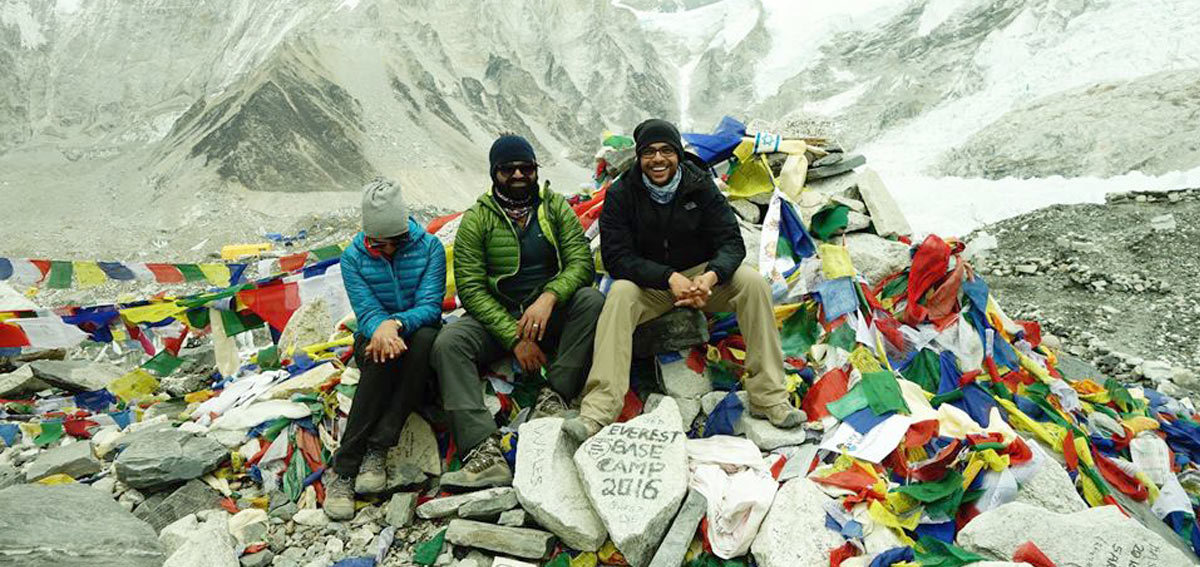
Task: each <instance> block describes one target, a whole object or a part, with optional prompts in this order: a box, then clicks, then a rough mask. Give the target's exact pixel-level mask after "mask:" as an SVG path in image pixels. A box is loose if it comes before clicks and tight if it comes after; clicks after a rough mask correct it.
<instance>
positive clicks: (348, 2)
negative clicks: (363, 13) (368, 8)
mask: <svg viewBox="0 0 1200 567" xmlns="http://www.w3.org/2000/svg"><path fill="white" fill-rule="evenodd" d="M360 1H361V0H342V3H341V4H339V5H338V7H337V10H335V11H337V12H341V11H342V10H347V11H351V12H352V11H354V9H355V8H357V7H358V3H359V2H360Z"/></svg>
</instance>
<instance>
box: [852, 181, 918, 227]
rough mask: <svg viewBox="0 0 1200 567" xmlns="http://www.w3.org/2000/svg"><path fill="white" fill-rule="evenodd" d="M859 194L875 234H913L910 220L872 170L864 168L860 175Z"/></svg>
mask: <svg viewBox="0 0 1200 567" xmlns="http://www.w3.org/2000/svg"><path fill="white" fill-rule="evenodd" d="M858 194H859V196H860V197H862V201H863V203H866V205H867V211H868V212H870V215H871V224H873V225H874V226H875V234H878V235H880V236H908V235H910V234H912V226H911V225H909V224H908V218H906V217H905V216H904V213H903V212H901V211H900V206H899V205H897V204H896V200H895V199H893V198H892V194H891V193H889V192H888V190H887V187H886V186H885V185H884V184H883V180H882V179H880V178H879V174H878V173H875V170H873V169H871V168H869V167H868V168H863V170H862V171H861V172H859V175H858Z"/></svg>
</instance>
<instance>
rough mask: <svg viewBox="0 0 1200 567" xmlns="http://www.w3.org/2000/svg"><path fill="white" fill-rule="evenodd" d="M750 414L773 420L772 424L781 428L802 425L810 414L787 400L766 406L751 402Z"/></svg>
mask: <svg viewBox="0 0 1200 567" xmlns="http://www.w3.org/2000/svg"><path fill="white" fill-rule="evenodd" d="M750 415H751V417H757V418H759V419H765V420H767V421H769V422H771V425H774V426H775V427H778V428H780V429H795V428H797V427H800V425H801V424H802V423H804V422H805V421H808V414H807V413H804V410H801V409H796V408H795V407H794V406H792V404H789V403H787V402H779V403H777V404H775V405H773V406H768V407H765V408H763V407H760V406H756V405H754V404H753V403H751V404H750Z"/></svg>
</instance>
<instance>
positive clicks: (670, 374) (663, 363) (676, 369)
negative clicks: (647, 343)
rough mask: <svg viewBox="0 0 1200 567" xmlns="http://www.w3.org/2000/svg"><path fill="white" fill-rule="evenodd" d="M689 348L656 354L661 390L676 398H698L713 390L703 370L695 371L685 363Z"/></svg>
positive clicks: (689, 353) (689, 352) (689, 354)
mask: <svg viewBox="0 0 1200 567" xmlns="http://www.w3.org/2000/svg"><path fill="white" fill-rule="evenodd" d="M689 356H691V351H690V350H685V351H682V352H678V353H666V354H660V355H659V356H658V369H659V373H660V375H661V376H662V386H663V392H664V393H666V394H667V395H668V396H671V397H673V398H676V399H699V398H700V397H701V396H703V395H704V394H707V393H709V392H711V391H713V387H712V382H711V381H710V380H709V379H708V375H707V374H705V373H704V372H703V371H700V372H696V371H695V370H692V368H691V367H690V366H688V364H687V360H688V357H689Z"/></svg>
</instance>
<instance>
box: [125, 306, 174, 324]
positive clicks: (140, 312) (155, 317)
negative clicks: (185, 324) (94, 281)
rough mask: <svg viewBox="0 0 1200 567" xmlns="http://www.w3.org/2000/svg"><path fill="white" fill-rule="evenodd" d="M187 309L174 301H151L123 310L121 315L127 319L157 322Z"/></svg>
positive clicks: (131, 321) (140, 321) (137, 321)
mask: <svg viewBox="0 0 1200 567" xmlns="http://www.w3.org/2000/svg"><path fill="white" fill-rule="evenodd" d="M185 310H186V309H184V308H183V307H181V306H179V305H178V304H177V303H175V302H174V301H164V302H160V303H151V304H150V305H142V306H140V307H129V308H127V309H122V310H121V316H122V317H124V318H125V320H126V321H128V322H130V323H133V324H137V323H157V322H159V321H162V320H163V319H167V318H170V317H177V316H179V315H180V314H181V313H183V312H184V311H185Z"/></svg>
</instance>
